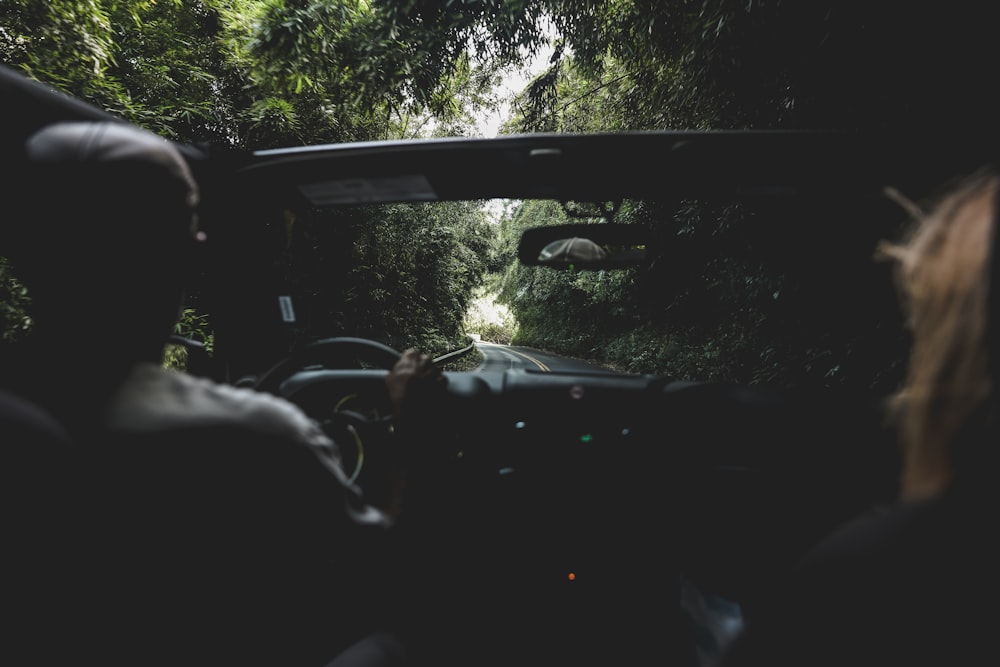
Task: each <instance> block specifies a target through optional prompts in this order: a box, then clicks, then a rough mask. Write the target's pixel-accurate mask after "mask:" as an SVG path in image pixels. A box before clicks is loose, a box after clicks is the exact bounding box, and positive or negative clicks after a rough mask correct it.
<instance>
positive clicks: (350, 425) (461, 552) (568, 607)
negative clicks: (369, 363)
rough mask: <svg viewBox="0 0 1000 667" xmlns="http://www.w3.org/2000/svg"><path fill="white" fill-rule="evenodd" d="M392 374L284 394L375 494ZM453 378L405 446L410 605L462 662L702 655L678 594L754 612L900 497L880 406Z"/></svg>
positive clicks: (621, 382)
mask: <svg viewBox="0 0 1000 667" xmlns="http://www.w3.org/2000/svg"><path fill="white" fill-rule="evenodd" d="M385 374H386V372H385V371H382V370H324V369H312V370H305V371H302V372H300V373H296V374H293V375H292V376H291V377H290V378H289V379H288V380H286V381H285V382H284V383H283V384H282V386H281V393H282V394H283V395H285V396H286V397H287V398H289V399H290V400H292V401H293V402H295V403H297V404H299V405H300V406H301V407H302V408H303V409H304V410H305V411H306V412H307V413H309V414H310V415H312V416H313V417H315V418H316V419H318V420H319V421H320V422H321V423H323V424H324V427H325V428H326V429H327V430H328V432H329V433H330V435H331V436H332V437H334V438H335V439H336V440H337V441H338V442H339V443H342V445H344V447H343V449H344V450H345V460H346V461H347V462H348V464H349V465H348V468H349V469H351V468H353V469H354V470H355V471H356V472H357V476H358V479H359V480H361V481H362V483H363V482H364V479H365V476H366V474H369V473H370V471H367V470H366V469H365V468H364V466H365V465H368V464H371V465H377V463H373V462H377V461H378V460H379V453H380V451H385V450H386V449H387V448H391V447H393V446H396V445H397V444H398V443H397V441H396V440H395V439H397V438H400V437H401V434H399V433H394V432H393V422H392V419H391V406H390V404H389V401H388V396H387V392H386V388H385ZM445 376H446V378H447V380H448V382H447V387H446V389H445V390H444V391H443V393H442V394H441V395H440V396H439V397H438V400H436V401H435V402H434V403H433V409H432V412H430V413H428V414H426V415H424V417H425V419H422V421H421V424H422V426H421V429H420V430H419V431H418V432H410V433H409V434H407V436H403V441H402V443H401V444H402V446H404V447H406V448H408V449H409V450H410V456H408V458H407V460H408V461H409V462H410V464H409V465H410V467H411V472H410V478H409V481H408V491H407V495H406V500H405V502H406V508H407V509H406V511H407V515H408V516H407V517H406V519H405V520H404V522H403V524H402V525H403V526H404V527H405V528H404V529H409V531H410V534H411V536H412V539H413V541H414V545H415V548H414V549H413V557H410V558H408V565H407V567H412V568H413V576H412V581H413V584H414V586H416V592H415V594H414V595H413V596H412V599H414V600H421V601H426V600H427V599H428V597H433V598H436V599H438V600H439V601H441V603H442V608H443V609H444V612H443V614H441V615H436V616H435V617H434V621H433V622H430V621H428V622H429V623H430V626H429V627H423V626H422V625H421V623H420V622H418V623H416V625H414V626H413V627H412V628H411V630H413V631H414V632H416V633H417V637H418V641H420V640H424V641H428V642H431V643H432V644H433V650H434V651H441V650H442V649H443V647H445V648H444V650H445V651H446V653H447V652H454V655H452V656H451V657H452V658H454V659H455V660H456V661H458V662H461V660H462V656H467V655H468V654H470V653H471V655H478V653H477V651H481V649H482V647H483V646H495V654H494V657H495V658H496V660H497V662H496V664H510V663H511V662H517V663H519V664H543V663H545V662H546V660H547V659H556V658H557V656H558V658H559V659H560V660H565V659H566V658H567V657H568V656H575V657H576V658H578V659H597V658H598V657H602V659H606V660H616V659H617V660H620V659H625V658H633V659H640V658H641V659H645V658H648V657H649V656H650V655H653V654H654V653H656V652H659V653H660V654H661V655H663V656H667V655H673V656H675V657H676V658H678V659H682V660H690V659H692V658H691V656H688V655H686V652H687V651H689V650H691V649H692V647H693V646H694V643H695V637H694V634H696V632H697V631H696V630H695V629H693V628H692V627H691V619H690V617H689V616H688V613H687V612H686V611H685V609H684V607H683V606H682V604H681V599H682V584H683V586H690V585H691V584H693V585H695V586H696V587H697V589H698V590H699V591H700V593H701V594H704V595H711V596H718V598H719V599H723V600H727V601H729V602H731V603H732V604H733V605H736V607H737V608H738V609H740V610H741V612H740V613H741V614H747V615H749V614H752V613H753V610H754V608H755V606H757V605H758V604H759V603H760V602H761V601H763V600H766V598H767V595H768V592H769V586H771V585H772V584H773V583H774V582H775V581H776V577H779V576H780V575H781V573H782V572H784V571H786V570H787V568H788V567H789V566H790V565H791V564H792V563H794V562H795V560H797V559H798V558H799V557H801V555H802V554H803V553H804V552H805V551H806V550H807V549H808V548H809V547H810V546H812V545H813V544H815V542H816V541H817V540H818V539H820V538H821V537H822V536H824V535H825V534H827V533H828V532H830V531H831V530H832V529H833V528H835V527H836V526H838V525H839V524H840V523H842V522H843V521H845V520H847V519H850V518H852V517H854V516H856V515H858V514H861V513H863V512H865V511H869V510H871V509H873V508H875V507H877V506H878V505H880V504H883V503H889V502H891V501H892V499H893V498H894V497H895V493H896V486H895V484H896V474H897V465H898V462H897V457H896V452H895V449H894V445H893V441H892V437H891V433H890V431H889V430H887V429H885V428H884V427H883V422H882V420H883V414H882V411H881V407H880V406H879V405H878V404H877V403H868V402H865V401H862V400H859V399H857V398H854V397H848V396H842V395H839V394H837V393H835V392H828V391H815V392H785V391H779V390H771V389H765V388H761V387H754V386H739V385H730V384H724V383H693V382H668V381H665V380H664V379H662V378H656V377H652V376H644V375H618V374H614V373H594V374H581V373H572V374H569V373H557V372H540V371H532V370H523V369H510V370H506V371H502V372H490V373H486V372H478V371H465V372H458V371H445ZM359 458H360V459H362V460H363V461H362V462H361V463H362V465H361V468H360V470H359V469H358V468H357V466H358V464H359ZM688 611H690V610H688ZM414 617H415V618H419V617H421V614H419V613H415V614H414ZM442 624H448V628H449V629H448V631H447V632H446V633H445V634H446V637H447V638H446V639H444V641H443V642H442V638H441V637H440V635H439V633H440V632H441V630H442ZM429 637H434V638H435V639H433V640H432V639H428V638H429ZM429 650H430V649H429ZM525 651H529V652H533V653H534V656H533V658H535V659H537V660H535V659H532V658H524V657H523V656H521V655H520V653H521V652H525ZM544 656H548V657H547V658H545V657H544ZM441 657H443V656H441ZM678 664H681V663H678Z"/></svg>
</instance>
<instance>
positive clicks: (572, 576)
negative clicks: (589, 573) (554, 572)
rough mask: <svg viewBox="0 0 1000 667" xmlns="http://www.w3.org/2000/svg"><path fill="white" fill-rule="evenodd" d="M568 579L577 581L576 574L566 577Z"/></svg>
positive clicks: (571, 573)
mask: <svg viewBox="0 0 1000 667" xmlns="http://www.w3.org/2000/svg"><path fill="white" fill-rule="evenodd" d="M566 578H567V579H569V580H570V581H576V572H570V573H569V574H567V575H566Z"/></svg>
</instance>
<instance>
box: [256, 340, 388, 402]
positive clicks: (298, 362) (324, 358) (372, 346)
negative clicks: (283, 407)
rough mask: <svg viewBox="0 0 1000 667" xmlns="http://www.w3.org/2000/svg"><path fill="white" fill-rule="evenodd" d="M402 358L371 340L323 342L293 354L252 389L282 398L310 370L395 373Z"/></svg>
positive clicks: (262, 377)
mask: <svg viewBox="0 0 1000 667" xmlns="http://www.w3.org/2000/svg"><path fill="white" fill-rule="evenodd" d="M401 356H402V355H401V354H400V353H399V352H398V351H397V350H395V349H393V348H391V347H389V346H388V345H385V344H384V343H379V342H378V341H374V340H370V339H368V338H352V337H349V336H338V337H335V338H323V339H320V340H317V341H313V342H312V343H309V344H308V345H303V346H302V347H300V348H298V349H295V350H293V351H292V353H291V354H289V355H288V356H287V357H285V358H284V359H282V360H281V361H279V362H278V363H277V364H275V365H274V366H272V367H271V368H270V369H269V370H268V371H267V372H266V373H264V374H263V375H261V376H260V378H258V379H257V381H256V382H255V383H254V385H253V386H254V388H255V389H257V390H258V391H266V392H269V393H272V394H280V390H281V384H282V383H283V382H284V381H285V380H287V379H288V378H290V377H291V376H293V375H295V374H296V373H298V372H299V371H302V370H305V369H307V368H309V367H311V366H320V367H326V368H358V367H362V368H364V367H374V368H384V369H385V370H392V367H393V366H394V365H395V364H396V362H397V361H399V358H400V357H401Z"/></svg>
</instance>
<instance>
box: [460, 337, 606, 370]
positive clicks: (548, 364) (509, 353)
mask: <svg viewBox="0 0 1000 667" xmlns="http://www.w3.org/2000/svg"><path fill="white" fill-rule="evenodd" d="M477 347H478V348H479V351H480V352H481V353H482V355H483V363H482V365H481V366H480V367H479V369H477V370H481V371H504V370H507V369H517V368H524V369H526V370H532V371H540V372H543V373H549V372H574V373H594V372H597V373H612V372H614V371H611V370H609V369H607V368H605V367H603V366H598V365H597V364H591V363H588V362H586V361H580V360H578V359H570V358H568V357H560V356H558V355H555V354H550V353H548V352H543V351H541V350H536V349H535V348H533V347H521V346H517V345H498V344H495V343H477Z"/></svg>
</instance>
